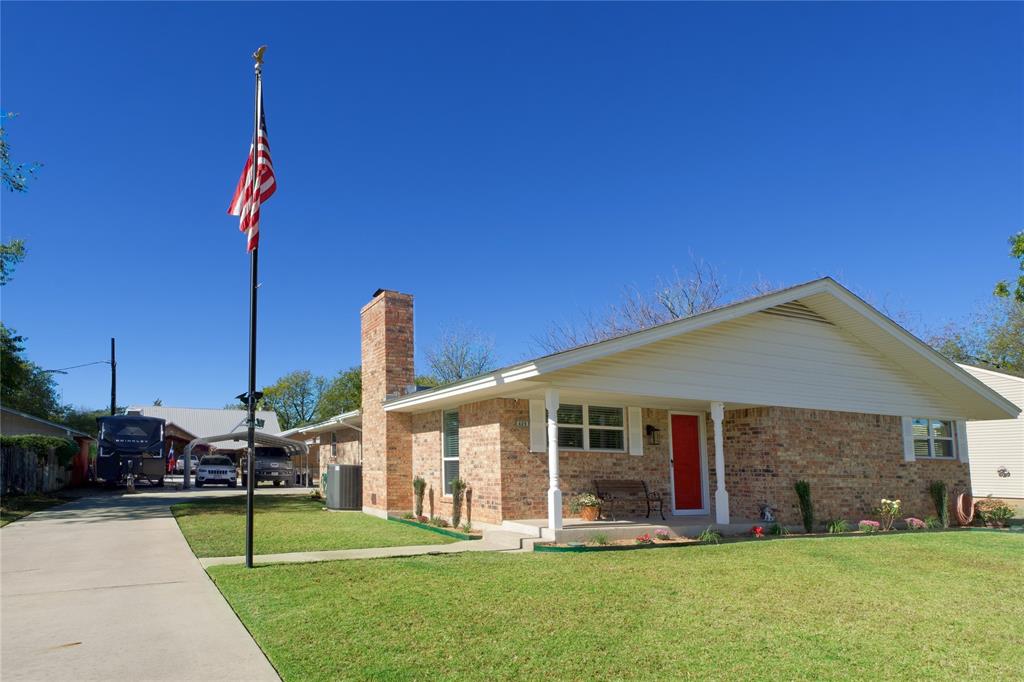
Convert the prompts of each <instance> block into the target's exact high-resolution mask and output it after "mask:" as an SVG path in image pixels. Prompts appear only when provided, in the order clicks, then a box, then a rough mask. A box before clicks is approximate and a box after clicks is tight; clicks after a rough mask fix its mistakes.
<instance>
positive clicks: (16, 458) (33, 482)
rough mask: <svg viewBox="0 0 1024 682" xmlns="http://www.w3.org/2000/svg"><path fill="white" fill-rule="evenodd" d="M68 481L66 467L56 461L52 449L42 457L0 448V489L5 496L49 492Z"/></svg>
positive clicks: (32, 453) (13, 449)
mask: <svg viewBox="0 0 1024 682" xmlns="http://www.w3.org/2000/svg"><path fill="white" fill-rule="evenodd" d="M70 480H71V470H70V468H69V467H66V466H63V465H61V463H60V462H59V461H58V460H57V454H56V451H55V449H54V448H49V451H48V452H47V453H46V455H45V456H40V455H37V454H36V453H35V452H32V451H30V450H25V449H22V448H19V447H16V446H9V445H5V446H3V447H2V448H0V490H2V491H3V494H4V495H7V494H9V493H26V494H31V493H49V492H53V491H54V490H59V489H61V488H63V487H64V486H66V485H67V484H68V483H69V482H70Z"/></svg>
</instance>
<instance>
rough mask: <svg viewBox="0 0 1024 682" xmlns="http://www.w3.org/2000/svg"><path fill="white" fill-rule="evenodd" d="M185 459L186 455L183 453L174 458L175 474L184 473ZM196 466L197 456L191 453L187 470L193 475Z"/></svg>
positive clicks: (197, 464) (197, 463) (197, 462)
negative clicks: (190, 461)
mask: <svg viewBox="0 0 1024 682" xmlns="http://www.w3.org/2000/svg"><path fill="white" fill-rule="evenodd" d="M186 459H187V457H186V456H185V455H182V456H181V457H179V458H178V459H176V460H175V461H174V473H176V474H184V473H185V460H186ZM198 466H199V458H198V457H196V456H195V455H192V463H191V464H189V470H190V471H191V472H192V475H193V476H195V475H196V468H197V467H198Z"/></svg>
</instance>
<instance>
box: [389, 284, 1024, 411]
mask: <svg viewBox="0 0 1024 682" xmlns="http://www.w3.org/2000/svg"><path fill="white" fill-rule="evenodd" d="M754 313H770V314H771V315H761V316H758V318H756V319H757V320H758V324H757V325H752V324H746V325H745V326H744V325H743V324H740V323H739V321H740V320H742V319H743V318H748V316H751V315H753V314H754ZM771 318H774V319H775V321H776V322H778V321H779V320H782V319H786V318H788V321H790V322H793V323H794V324H793V325H792V326H793V327H794V328H801V329H806V330H807V331H808V334H812V335H814V336H815V337H816V338H815V339H814V340H813V341H812V340H811V339H810V338H808V340H807V342H806V343H805V344H801V343H799V342H797V343H792V342H790V344H789V346H787V347H785V349H784V352H783V351H778V352H776V351H775V349H773V348H772V347H771V341H770V340H769V339H768V338H767V337H765V338H762V335H765V334H771V333H773V330H772V328H771V327H770V319H771ZM750 319H751V320H752V319H754V318H750ZM730 322H732V323H735V324H733V325H732V328H731V329H730V330H729V332H730V333H731V334H732V336H733V338H734V339H735V338H736V337H737V336H738V337H740V341H741V343H740V344H739V345H738V346H737V347H735V348H732V349H730V348H728V347H726V346H725V345H722V346H717V345H715V344H716V343H717V340H713V341H708V343H710V344H712V345H711V346H710V347H709V348H710V350H708V353H709V354H706V355H705V356H704V357H703V359H701V358H694V357H692V354H691V356H690V357H689V359H690V362H689V363H688V362H687V356H686V355H685V353H682V348H681V347H680V348H673V347H672V344H673V343H676V342H678V343H685V344H687V347H688V348H689V347H692V346H693V345H695V344H696V342H697V339H698V333H699V332H702V331H703V330H712V331H715V332H716V333H717V332H722V330H724V329H725V328H726V327H725V326H724V325H725V324H726V323H730ZM818 323H820V324H818ZM822 325H826V326H829V327H834V328H835V331H834V332H831V333H828V332H826V331H825V330H824V328H823V327H822ZM776 327H778V325H776ZM819 327H821V329H820V330H819V331H820V333H819V331H811V330H812V329H815V330H818V328H819ZM712 328H714V329H712ZM775 331H778V330H777V329H776V330H775ZM789 335H790V337H792V332H791V331H790V333H789ZM665 343H668V344H669V345H668V346H666V345H665ZM801 346H806V348H804V349H803V350H801ZM779 347H780V348H782V346H779ZM641 349H643V350H644V352H649V353H660V358H659V360H660V361H661V364H657V363H652V364H651V365H650V366H648V367H647V370H648V372H647V376H645V373H644V366H645V365H644V358H643V357H640V356H638V355H637V353H639V352H640V351H641ZM730 352H732V353H733V356H732V361H733V362H734V363H735V364H734V365H730V368H732V367H734V366H737V365H739V364H742V363H743V362H746V363H748V366H751V367H754V368H756V371H755V373H754V374H751V375H749V376H747V377H744V376H743V375H742V373H731V377H729V376H726V373H724V372H719V373H717V374H716V373H715V372H716V371H717V370H720V369H722V367H721V365H720V366H719V367H718V368H715V367H714V366H713V364H712V363H713V362H714V361H715V360H718V361H719V362H721V361H722V358H728V357H729V353H730ZM800 353H805V356H801V355H800ZM744 354H745V355H744ZM783 356H788V357H783ZM666 358H668V359H669V360H670V363H669V364H668V365H666V364H665V363H664V362H663V361H664V360H665V359H666ZM847 358H849V361H848V360H847ZM702 360H703V363H704V364H703V365H702V364H701V361H702ZM616 361H619V362H620V366H619V367H613V366H612V365H614V363H615V362H616ZM601 365H604V367H601ZM701 371H703V372H705V374H706V375H707V378H715V379H717V381H710V380H709V381H706V382H704V383H700V384H699V383H698V382H696V381H693V382H691V384H692V385H689V386H687V385H685V384H686V382H687V381H689V380H690V379H691V377H692V376H694V375H695V374H697V373H699V372H701ZM858 372H859V373H858ZM652 373H655V374H656V376H650V374H652ZM815 373H816V374H815ZM865 373H870V376H868V375H867V374H865ZM755 374H756V376H755ZM823 374H829V375H834V376H830V378H831V380H832V381H831V384H827V383H824V382H821V381H818V382H817V383H816V384H814V382H809V381H806V380H807V378H808V377H810V378H812V379H813V378H814V377H815V376H817V377H821V376H822V375H823ZM729 378H731V379H732V383H727V382H726V379H729ZM801 381H805V383H806V384H807V385H806V386H805V387H803V388H801V386H800V383H801ZM548 384H551V385H555V386H560V385H561V386H570V387H573V386H575V387H577V388H580V389H588V390H594V391H596V390H602V388H601V387H602V386H603V390H605V391H608V392H620V393H623V394H633V395H645V396H661V397H665V398H669V397H677V398H690V399H697V398H700V399H703V400H708V401H711V400H721V401H723V402H727V403H733V404H768V405H783V406H793V407H812V408H818V409H829V410H837V411H843V410H845V411H862V412H868V413H878V414H919V413H920V416H939V415H942V416H955V417H959V418H971V419H1005V418H1007V417H1012V416H1015V415H1016V414H1017V413H1018V411H1019V410H1018V408H1017V407H1016V406H1014V405H1013V404H1012V403H1010V402H1009V401H1007V400H1006V399H1005V398H1003V397H1002V396H1000V395H999V394H998V393H996V392H995V391H993V390H992V389H990V388H989V387H987V386H985V385H984V384H982V383H981V382H979V381H978V380H977V379H975V378H974V377H972V376H970V375H969V374H967V373H966V372H964V371H963V370H961V369H960V368H959V367H957V366H956V365H955V364H953V363H952V362H950V361H949V360H948V359H946V358H945V357H943V356H942V355H940V354H939V353H937V352H935V351H934V350H933V349H932V348H930V347H929V346H927V345H926V344H924V343H923V342H922V341H920V340H919V339H917V338H916V337H914V336H913V335H912V334H910V333H909V332H907V331H906V330H904V329H903V328H902V327H900V326H899V325H897V324H896V323H895V322H893V321H892V320H890V319H889V318H887V317H885V316H884V315H882V314H881V313H879V312H878V311H877V310H875V309H874V308H872V307H871V306H870V305H868V304H867V303H865V302H864V301H863V300H861V299H860V298H858V297H857V296H856V295H854V294H853V293H852V292H850V291H848V290H847V289H845V288H843V287H842V286H840V285H839V284H838V283H836V282H835V281H834V280H832V279H831V278H823V279H818V280H814V281H812V282H808V283H806V284H801V285H799V286H795V287H791V288H788V289H783V290H780V291H776V292H773V293H770V294H767V295H764V296H759V297H757V298H753V299H749V300H745V301H740V302H738V303H734V304H731V305H727V306H723V307H721V308H717V309H715V310H711V311H708V312H705V313H701V314H699V315H694V316H692V317H688V318H683V319H679V320H674V321H672V322H668V323H665V324H662V325H658V326H656V327H651V328H649V329H645V330H642V331H638V332H635V333H632V334H628V335H625V336H621V337H618V338H614V339H609V340H607V341H601V342H598V343H593V344H589V345H586V346H581V347H578V348H574V349H571V350H567V351H563V352H561V353H555V354H552V355H547V356H543V357H540V358H537V359H534V360H530V361H527V362H523V363H519V364H517V365H513V366H510V367H506V368H504V369H501V370H498V371H496V372H491V373H489V374H484V375H481V376H479V377H474V378H472V379H468V380H465V381H462V382H459V383H456V384H451V385H449V386H443V387H440V388H437V389H433V390H430V391H423V392H420V393H415V394H412V395H408V396H403V397H400V398H395V399H392V400H389V401H387V402H386V403H385V409H387V410H389V411H390V410H400V411H422V410H426V409H437V408H438V407H443V406H448V405H454V404H458V403H464V402H469V401H474V400H481V399H484V398H488V397H495V396H501V395H519V396H521V395H523V393H524V391H529V390H531V389H535V390H539V389H540V388H542V387H543V386H545V385H548ZM925 410H927V411H929V412H932V414H926V413H922V412H923V411H925ZM918 411H920V412H918Z"/></svg>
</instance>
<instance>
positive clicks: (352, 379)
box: [316, 367, 363, 421]
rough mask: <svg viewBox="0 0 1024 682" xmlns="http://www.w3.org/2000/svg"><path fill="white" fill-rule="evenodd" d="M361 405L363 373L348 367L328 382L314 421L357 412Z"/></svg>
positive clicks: (355, 368) (360, 370) (357, 368)
mask: <svg viewBox="0 0 1024 682" xmlns="http://www.w3.org/2000/svg"><path fill="white" fill-rule="evenodd" d="M362 404H363V371H362V369H361V368H359V367H349V368H348V369H343V370H341V371H339V372H338V374H337V375H336V376H335V377H334V378H333V379H331V380H330V382H329V383H328V384H327V387H326V388H325V389H324V392H323V394H322V395H321V396H320V405H319V406H318V407H317V411H316V420H317V421H323V420H325V419H330V418H331V417H333V416H335V415H338V414H341V413H343V412H351V411H352V410H358V409H359V408H360V407H361V406H362Z"/></svg>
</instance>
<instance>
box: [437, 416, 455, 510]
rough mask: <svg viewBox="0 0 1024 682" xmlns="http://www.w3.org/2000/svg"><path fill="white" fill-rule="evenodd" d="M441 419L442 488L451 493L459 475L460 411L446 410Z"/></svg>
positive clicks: (443, 490)
mask: <svg viewBox="0 0 1024 682" xmlns="http://www.w3.org/2000/svg"><path fill="white" fill-rule="evenodd" d="M441 420H442V433H441V479H442V481H441V483H442V485H441V488H442V492H443V493H444V494H445V495H451V494H452V481H454V480H455V479H456V478H458V477H459V411H458V410H445V411H444V412H443V413H442V417H441Z"/></svg>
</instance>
